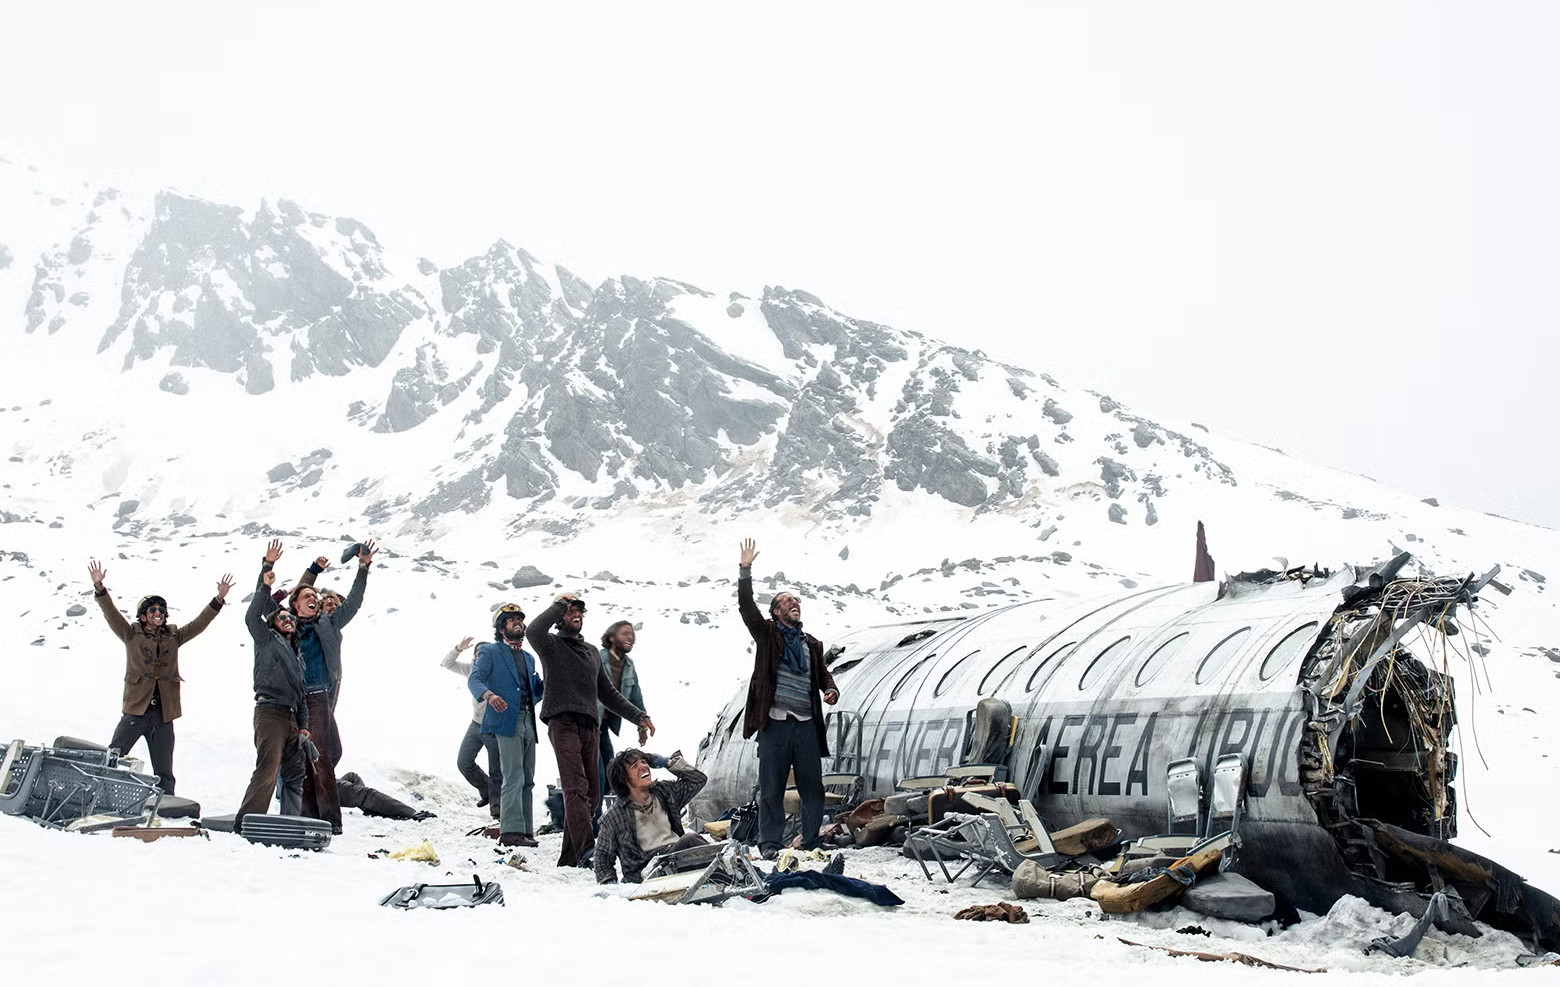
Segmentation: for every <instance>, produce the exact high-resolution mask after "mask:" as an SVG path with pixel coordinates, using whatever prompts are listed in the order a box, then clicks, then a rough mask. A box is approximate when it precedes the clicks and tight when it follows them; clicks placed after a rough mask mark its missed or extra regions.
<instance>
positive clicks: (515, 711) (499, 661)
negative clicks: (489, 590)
mask: <svg viewBox="0 0 1560 987" xmlns="http://www.w3.org/2000/svg"><path fill="white" fill-rule="evenodd" d="M524 641H525V613H524V611H522V610H521V609H520V608H519V607H518V606H516V605H515V604H513V603H506V604H504V605H503V606H501V607H499V608H498V610H497V611H495V612H494V614H493V640H492V642H491V643H489V644H484V645H482V646H481V647H479V648H478V649H477V656H476V661H475V662H473V663H472V667H471V674H470V675H469V676H468V677H467V679H466V685H467V687H468V688H470V689H471V694H472V695H473V696H475V697H476V698H477V699H478V700H480V701H481V702H483V703H484V704H486V705H485V708H484V709H483V710H482V727H481V732H482V733H483V734H491V735H492V736H493V737H494V739H495V740H496V741H497V742H498V761H499V769H500V772H501V773H502V775H503V788H502V790H501V791H500V793H499V822H498V842H499V843H501V844H503V845H504V846H528V847H530V846H536V827H535V826H534V825H533V824H532V821H531V808H532V806H531V801H532V788H533V787H534V785H535V779H536V704H537V703H539V702H541V701H542V695H543V687H542V679H541V676H539V675H537V674H536V659H535V658H534V657H533V656H532V655H531V653H530V652H529V651H526V650H525V649H524V648H523V647H521V645H522V644H523V643H524Z"/></svg>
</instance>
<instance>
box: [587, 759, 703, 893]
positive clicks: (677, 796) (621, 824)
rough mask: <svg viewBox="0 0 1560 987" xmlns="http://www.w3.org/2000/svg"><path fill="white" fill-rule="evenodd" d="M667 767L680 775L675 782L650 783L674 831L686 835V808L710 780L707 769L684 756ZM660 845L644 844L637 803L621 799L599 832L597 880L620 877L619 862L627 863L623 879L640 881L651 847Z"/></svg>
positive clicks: (608, 881)
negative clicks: (638, 832) (636, 825)
mask: <svg viewBox="0 0 1560 987" xmlns="http://www.w3.org/2000/svg"><path fill="white" fill-rule="evenodd" d="M667 770H669V771H671V773H672V774H674V775H676V776H677V779H676V780H675V781H658V782H656V783H655V784H653V785H651V786H650V795H651V797H652V798H656V799H660V800H661V806H662V808H664V809H665V810H666V818H667V819H668V820H670V821H671V824H672V832H674V833H676V834H677V835H678V836H682V835H683V826H682V811H683V807H684V806H686V805H687V804H688V803H689V802H692V801H693V797H694V796H695V795H697V794H699V790H700V789H702V788H703V787H704V783H705V782H706V781H708V780H709V779H708V778H706V777H705V774H704V772H702V771H700V770H699V769H698V768H696V767H694V766H693V765H691V764H689V763H688V762H687V761H686V760H684V759H683V758H681V757H676V758H673V759H672V763H671V764H669V765H667ZM655 849H658V848H657V847H641V846H640V845H639V838H638V836H637V835H636V834H635V831H634V806H633V803H631V802H629V801H628V800H627V799H619V800H618V804H617V806H616V807H615V808H614V809H613V810H612V811H611V812H609V813H607V815H606V817H605V818H603V819H602V820H601V832H599V833H597V834H596V850H595V861H596V883H597V884H610V883H612V882H613V881H616V880H617V866H616V865H617V864H618V863H620V862H621V863H622V865H623V880H624V881H626V882H628V883H630V884H638V883H639V882H640V881H642V880H643V879H644V878H643V877H642V874H643V872H644V869H645V865H646V864H648V863H649V862H650V854H649V853H648V852H647V851H649V850H655Z"/></svg>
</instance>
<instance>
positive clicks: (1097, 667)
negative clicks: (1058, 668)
mask: <svg viewBox="0 0 1560 987" xmlns="http://www.w3.org/2000/svg"><path fill="white" fill-rule="evenodd" d="M1131 643H1132V639H1131V638H1130V637H1124V638H1122V639H1121V640H1119V641H1117V642H1116V643H1115V644H1112V645H1111V646H1110V647H1108V648H1106V649H1105V650H1104V651H1101V652H1100V653H1099V654H1098V655H1096V656H1095V658H1094V660H1093V661H1091V662H1089V667H1088V668H1085V669H1084V670H1083V675H1082V676H1081V677H1080V678H1079V679H1078V688H1079V689H1087V688H1088V687H1089V686H1091V685H1093V684H1094V683H1096V682H1098V681H1099V680H1100V676H1101V675H1104V674H1105V673H1106V672H1107V671H1109V670H1110V667H1111V666H1112V665H1114V664H1115V663H1116V660H1117V659H1118V658H1120V657H1121V656H1122V654H1123V653H1124V652H1125V651H1126V650H1127V645H1129V644H1131Z"/></svg>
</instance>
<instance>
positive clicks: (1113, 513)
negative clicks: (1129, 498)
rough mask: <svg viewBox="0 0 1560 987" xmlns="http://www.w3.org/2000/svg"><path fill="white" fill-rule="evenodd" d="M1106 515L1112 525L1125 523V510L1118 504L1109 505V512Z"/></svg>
mask: <svg viewBox="0 0 1560 987" xmlns="http://www.w3.org/2000/svg"><path fill="white" fill-rule="evenodd" d="M1108 513H1109V515H1110V519H1111V521H1113V522H1114V523H1116V524H1126V523H1127V509H1126V508H1125V507H1122V506H1121V505H1120V504H1112V505H1110V510H1109V512H1108Z"/></svg>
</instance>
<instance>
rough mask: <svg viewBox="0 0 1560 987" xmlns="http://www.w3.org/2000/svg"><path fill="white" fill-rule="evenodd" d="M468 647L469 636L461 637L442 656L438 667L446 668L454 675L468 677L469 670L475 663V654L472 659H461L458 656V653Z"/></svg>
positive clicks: (469, 643) (469, 645)
mask: <svg viewBox="0 0 1560 987" xmlns="http://www.w3.org/2000/svg"><path fill="white" fill-rule="evenodd" d="M469 647H471V638H469V637H467V638H463V639H462V640H461V642H460V643H459V644H457V645H455V647H453V648H451V649H450V653H449V654H447V655H445V656H444V660H443V661H441V662H439V665H440V667H443V668H447V669H449V670H450V671H452V672H454V673H455V674H456V675H465V676H467V677H470V675H471V670H472V668H473V667H475V665H476V661H475V658H476V656H475V655H473V656H472V658H473V660H472V661H461V658H460V653H461V652H462V651H465V650H466V649H467V648H469Z"/></svg>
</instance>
